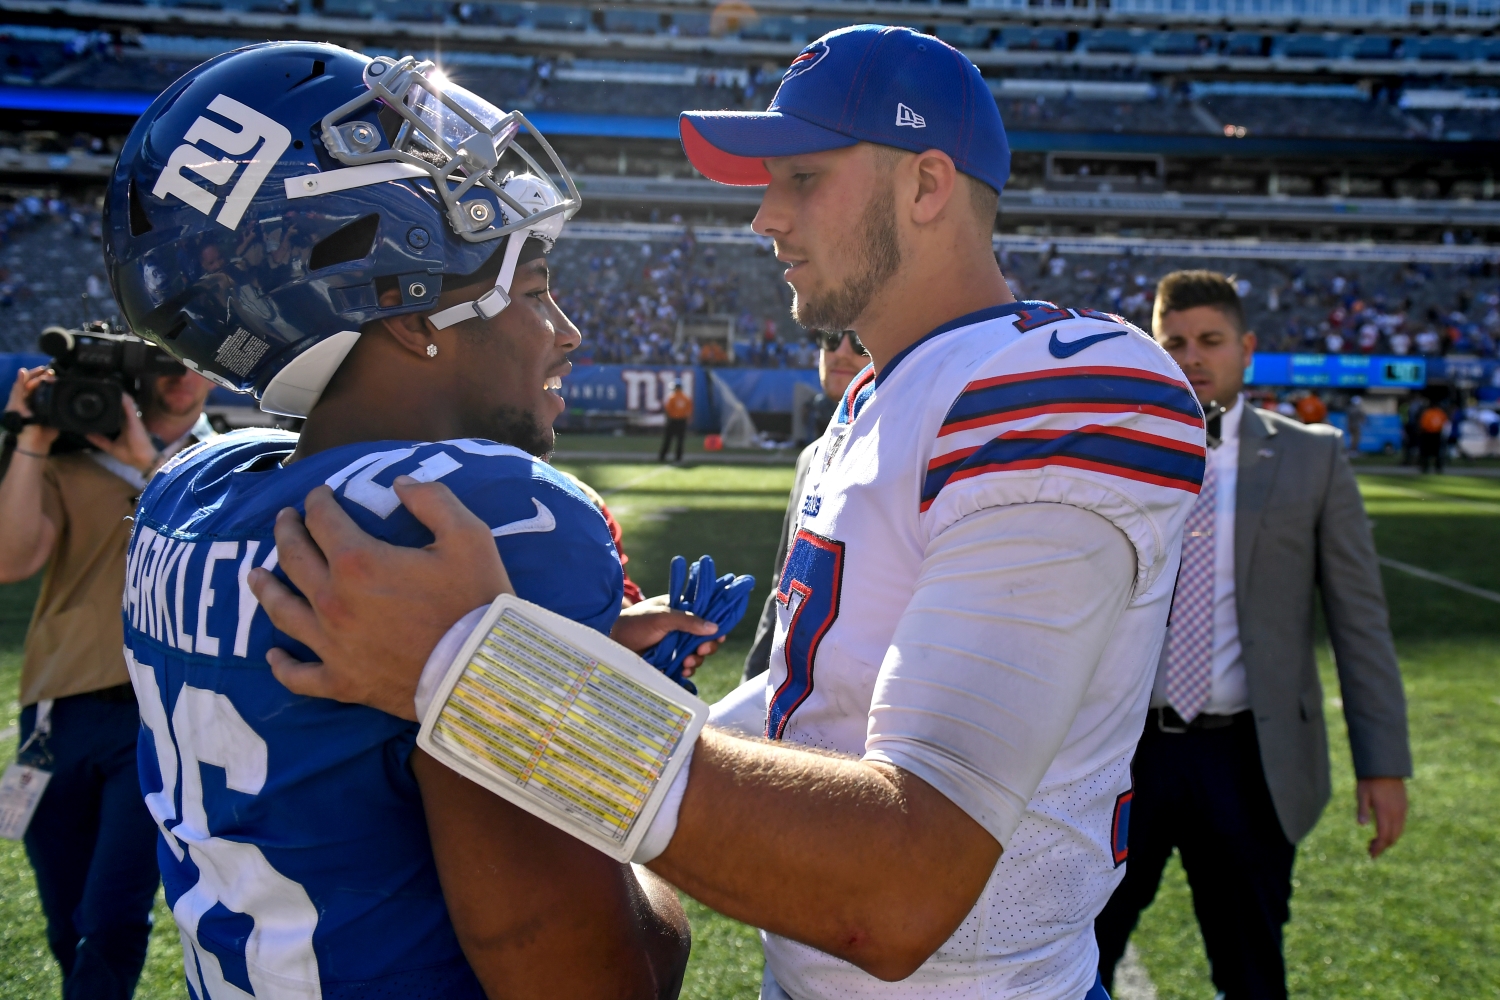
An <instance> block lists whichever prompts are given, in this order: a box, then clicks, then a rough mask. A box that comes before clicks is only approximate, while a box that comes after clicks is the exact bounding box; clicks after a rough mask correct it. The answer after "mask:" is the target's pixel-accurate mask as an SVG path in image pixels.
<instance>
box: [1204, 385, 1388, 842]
mask: <svg viewBox="0 0 1500 1000" xmlns="http://www.w3.org/2000/svg"><path fill="white" fill-rule="evenodd" d="M1234 527H1235V531H1234V536H1235V537H1234V586H1235V605H1236V609H1237V611H1238V614H1239V627H1240V642H1241V644H1242V646H1243V657H1244V663H1245V675H1246V680H1247V683H1248V686H1249V690H1250V708H1251V711H1252V712H1253V713H1254V715H1255V729H1256V734H1257V735H1258V737H1259V740H1260V756H1261V763H1262V765H1263V767H1264V769H1265V775H1266V784H1267V785H1268V786H1269V787H1270V790H1271V800H1272V802H1274V803H1275V806H1276V815H1277V817H1278V818H1279V819H1280V820H1281V827H1282V830H1283V831H1284V832H1285V833H1286V836H1287V839H1288V840H1291V841H1292V842H1293V843H1295V842H1297V841H1298V840H1301V839H1302V837H1304V836H1305V835H1306V834H1307V833H1308V831H1309V830H1311V829H1312V828H1313V825H1314V824H1315V823H1316V822H1317V820H1318V816H1319V814H1320V813H1321V812H1322V811H1323V807H1324V806H1325V805H1327V803H1328V797H1329V764H1328V732H1327V728H1326V727H1325V725H1324V721H1323V687H1322V684H1321V682H1320V681H1319V679H1318V669H1317V662H1316V660H1315V658H1314V639H1313V608H1314V605H1313V589H1314V587H1315V586H1316V588H1317V591H1318V596H1319V597H1320V598H1321V600H1322V603H1323V614H1324V617H1325V619H1326V620H1327V624H1328V634H1329V638H1330V639H1331V640H1332V644H1333V655H1334V662H1335V664H1336V666H1337V669H1338V677H1339V687H1340V689H1341V692H1342V695H1343V701H1344V718H1345V720H1346V721H1347V723H1348V726H1349V744H1350V749H1351V751H1352V754H1353V758H1354V772H1355V774H1356V775H1357V776H1359V777H1361V778H1373V777H1407V776H1409V775H1410V774H1411V748H1410V745H1409V743H1408V740H1407V731H1406V697H1405V694H1404V692H1403V690H1402V687H1401V671H1400V668H1399V667H1398V666H1397V664H1396V649H1395V645H1394V644H1393V643H1392V641H1391V629H1390V621H1389V617H1388V615H1387V612H1386V604H1385V593H1384V589H1383V588H1382V585H1381V580H1380V565H1379V563H1378V562H1377V561H1376V557H1375V542H1374V539H1373V537H1372V536H1371V533H1370V524H1369V521H1368V520H1367V519H1366V517H1365V509H1364V503H1363V502H1362V501H1361V499H1360V495H1359V489H1358V487H1357V486H1356V484H1355V481H1354V471H1353V469H1351V468H1350V466H1349V463H1348V460H1347V459H1346V458H1345V456H1344V450H1343V446H1342V440H1341V438H1340V435H1339V433H1338V431H1337V430H1335V429H1334V428H1332V427H1328V426H1326V425H1324V424H1312V425H1304V424H1301V423H1298V422H1297V421H1294V420H1289V419H1287V418H1286V417H1282V416H1280V415H1278V414H1275V413H1271V412H1268V411H1266V410H1257V409H1254V408H1251V407H1250V406H1248V404H1247V406H1246V408H1245V411H1244V416H1243V418H1242V419H1241V422H1240V456H1239V482H1238V486H1237V489H1236V492H1235V526H1234Z"/></svg>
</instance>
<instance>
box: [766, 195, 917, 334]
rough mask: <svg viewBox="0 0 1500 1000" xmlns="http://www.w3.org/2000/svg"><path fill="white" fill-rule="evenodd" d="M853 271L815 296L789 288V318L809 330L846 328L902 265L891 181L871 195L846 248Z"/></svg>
mask: <svg viewBox="0 0 1500 1000" xmlns="http://www.w3.org/2000/svg"><path fill="white" fill-rule="evenodd" d="M849 250H850V251H851V254H852V256H854V258H855V271H854V274H853V275H852V276H851V277H850V278H849V280H847V281H845V282H844V285H843V287H842V288H838V289H836V290H834V291H831V292H829V293H827V294H826V295H822V296H820V297H818V298H813V297H811V296H808V297H807V298H803V297H801V296H799V295H797V293H796V289H793V291H792V319H794V320H796V321H797V322H798V323H800V324H802V326H804V327H806V328H807V329H809V330H847V329H849V328H850V327H852V326H853V325H854V321H855V320H857V319H858V318H859V317H860V314H862V313H863V312H864V311H865V309H866V308H867V307H868V306H869V304H870V300H871V299H872V298H874V297H875V293H876V292H877V291H878V290H879V289H880V286H881V285H882V284H884V283H885V281H886V279H888V278H889V277H890V276H891V275H893V274H895V273H896V271H897V269H898V268H900V267H901V243H900V240H899V237H898V234H897V232H896V195H895V191H894V190H893V188H892V186H891V185H890V184H887V185H886V186H885V189H884V190H883V191H881V192H879V193H878V194H875V195H872V196H871V197H870V200H869V202H868V203H866V205H865V211H864V215H863V216H862V217H861V218H860V223H859V226H858V228H857V229H855V231H854V239H853V245H852V246H851V247H850V248H849Z"/></svg>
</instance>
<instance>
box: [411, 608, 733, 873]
mask: <svg viewBox="0 0 1500 1000" xmlns="http://www.w3.org/2000/svg"><path fill="white" fill-rule="evenodd" d="M707 718H708V706H707V705H706V704H704V703H703V702H702V701H700V700H698V699H697V698H695V697H693V696H692V695H690V694H688V693H687V692H686V691H684V690H683V689H682V688H680V687H678V686H677V685H676V684H674V683H673V682H672V681H670V680H668V679H667V678H665V677H663V676H662V675H661V674H660V673H659V672H658V671H656V670H655V669H653V668H652V667H651V666H650V665H649V664H647V663H646V662H645V661H644V660H642V659H641V658H640V657H638V656H636V655H635V654H634V653H632V652H630V651H629V650H627V649H625V647H623V646H620V645H619V644H617V643H615V642H612V641H611V640H609V639H607V638H605V637H604V636H602V635H600V634H599V633H598V632H595V631H594V630H593V629H590V628H587V627H585V626H583V625H579V624H578V623H577V622H574V621H571V620H569V619H567V618H564V617H562V616H561V615H557V614H554V613H553V612H551V611H548V610H546V609H545V608H541V607H538V606H537V605H535V604H531V603H529V602H526V601H523V600H521V599H519V598H517V597H514V596H511V595H508V594H507V595H503V596H501V597H500V598H498V599H497V600H496V601H495V603H494V604H493V605H491V606H490V610H489V611H488V612H487V613H486V614H485V616H484V618H483V619H482V620H481V621H480V623H479V626H478V627H477V628H476V629H475V630H474V632H473V633H472V634H471V635H470V636H469V639H468V641H467V642H466V643H465V644H464V648H463V650H462V651H461V652H460V653H459V655H458V657H457V659H455V660H454V663H453V666H452V667H451V668H449V671H448V675H447V677H446V678H444V680H443V683H442V685H441V686H440V687H439V688H438V691H437V695H436V697H434V698H433V700H432V704H431V706H430V707H429V708H428V709H427V714H426V716H425V718H423V720H422V731H421V733H420V735H419V736H418V737H417V744H418V746H420V747H421V748H422V749H423V750H425V751H427V752H428V753H429V754H431V755H432V756H433V757H435V758H437V759H438V760H439V761H441V762H442V763H444V764H446V765H447V766H448V767H451V768H453V769H454V770H456V771H458V772H459V773H460V774H463V775H464V776H466V777H468V778H469V779H471V780H472V781H475V782H478V783H479V784H481V785H483V786H484V787H486V788H488V789H490V790H491V791H492V792H494V793H495V794H496V795H499V796H500V797H502V798H504V799H506V800H508V801H510V802H513V803H515V804H516V805H518V806H520V807H521V808H523V809H525V810H527V811H528V812H531V813H533V814H534V815H536V816H539V817H541V818H542V819H544V820H546V821H547V822H549V823H551V824H552V825H554V826H557V827H560V828H561V829H563V830H565V831H566V832H568V833H570V834H572V835H573V836H575V837H577V838H578V839H580V840H582V841H584V842H585V843H587V844H589V845H591V846H593V847H595V848H597V849H599V850H600V851H603V852H604V853H605V854H607V855H609V856H610V857H612V858H615V859H616V860H618V861H628V860H629V859H630V857H631V856H632V855H633V854H634V853H635V850H636V847H637V845H638V844H639V843H640V841H641V838H642V837H644V836H645V835H646V831H647V828H648V827H649V826H650V825H651V819H652V817H653V816H654V815H655V814H656V811H657V810H658V809H659V808H660V807H661V803H662V800H663V799H664V798H665V797H666V793H667V789H668V787H669V786H670V785H671V783H672V778H673V776H674V775H676V773H677V770H678V768H680V767H681V766H682V763H683V756H684V755H681V754H678V753H677V751H678V750H679V748H686V747H689V746H691V745H692V743H693V741H694V740H696V739H697V738H698V732H699V730H701V729H702V728H703V724H704V722H705V721H706V720H707Z"/></svg>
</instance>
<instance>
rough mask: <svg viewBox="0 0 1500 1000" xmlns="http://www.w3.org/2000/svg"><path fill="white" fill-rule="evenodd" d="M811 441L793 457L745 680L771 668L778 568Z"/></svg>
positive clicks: (793, 518)
mask: <svg viewBox="0 0 1500 1000" xmlns="http://www.w3.org/2000/svg"><path fill="white" fill-rule="evenodd" d="M817 443H818V442H816V441H814V442H813V443H812V444H810V445H808V446H807V447H806V448H803V449H802V453H801V454H800V455H798V456H797V478H796V479H794V480H793V481H792V493H791V496H789V497H787V500H786V516H785V517H783V518H782V519H781V540H780V541H779V542H777V543H776V565H775V566H773V567H772V568H771V592H770V593H769V594H767V595H766V604H765V607H763V608H761V609H760V622H759V623H758V624H757V625H756V626H755V642H754V643H753V644H751V646H750V652H749V653H748V654H746V656H745V674H744V677H745V680H749V679H750V678H752V677H754V676H755V675H756V674H763V673H765V672H766V669H767V668H768V667H769V666H770V665H771V640H772V639H774V638H776V590H777V588H778V587H780V586H781V567H782V566H784V565H786V550H787V549H788V548H789V547H790V546H791V539H792V529H793V528H795V527H796V526H797V511H798V510H799V509H800V508H801V506H802V487H803V485H804V484H805V483H806V482H807V467H808V466H809V465H811V464H812V456H813V448H814V447H815V446H816V445H817Z"/></svg>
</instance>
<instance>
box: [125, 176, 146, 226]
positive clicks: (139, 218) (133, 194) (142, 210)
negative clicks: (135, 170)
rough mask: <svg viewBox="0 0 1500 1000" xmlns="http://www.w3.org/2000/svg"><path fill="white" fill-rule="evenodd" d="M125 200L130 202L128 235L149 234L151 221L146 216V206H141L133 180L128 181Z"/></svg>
mask: <svg viewBox="0 0 1500 1000" xmlns="http://www.w3.org/2000/svg"><path fill="white" fill-rule="evenodd" d="M125 200H126V201H128V202H130V235H131V236H140V235H142V234H144V233H149V232H151V229H152V226H151V219H150V217H149V216H147V215H146V206H144V205H142V204H141V196H140V194H139V193H138V192H137V191H136V189H135V179H134V178H132V179H131V181H130V189H129V191H128V192H127V193H126V195H125Z"/></svg>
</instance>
